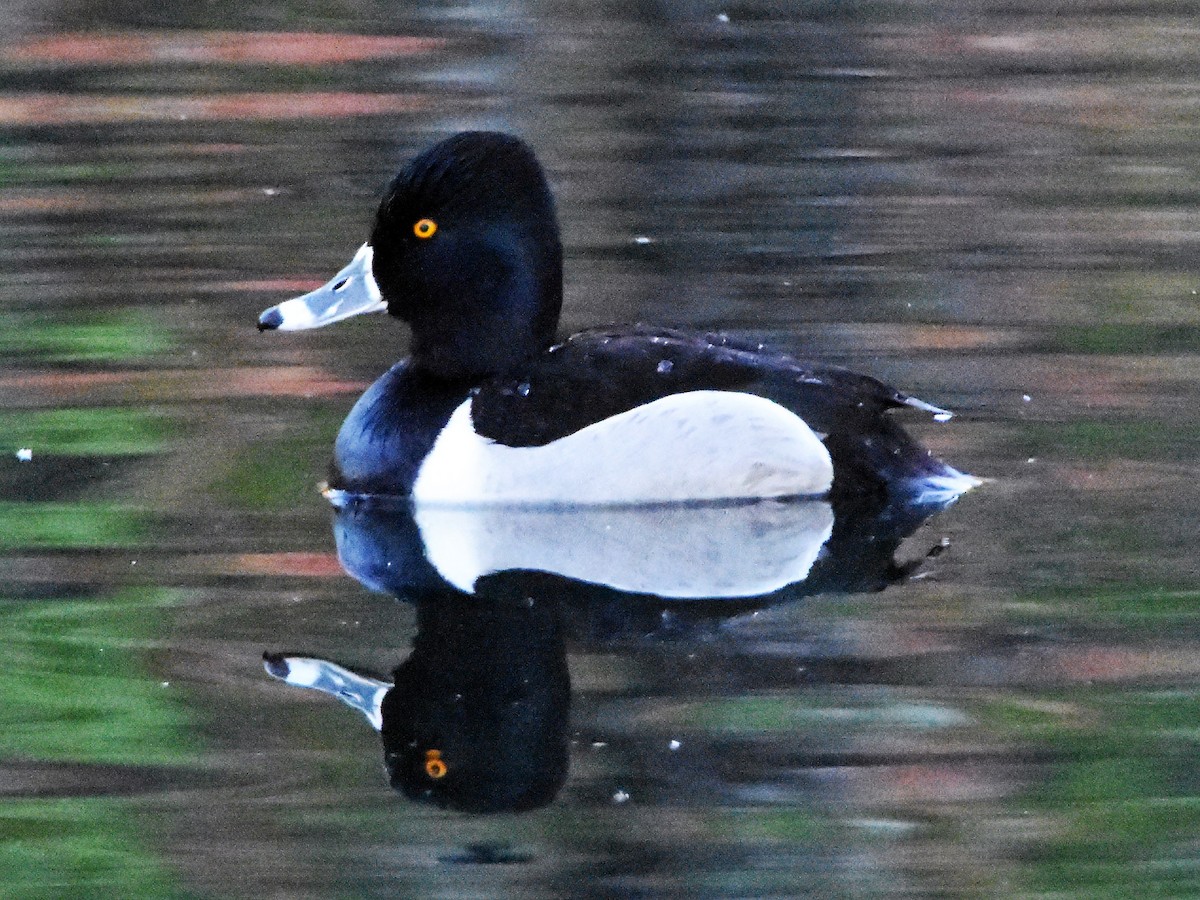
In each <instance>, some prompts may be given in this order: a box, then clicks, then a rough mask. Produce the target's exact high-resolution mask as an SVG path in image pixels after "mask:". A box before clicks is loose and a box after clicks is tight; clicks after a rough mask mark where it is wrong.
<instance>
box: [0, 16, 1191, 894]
mask: <svg viewBox="0 0 1200 900" xmlns="http://www.w3.org/2000/svg"><path fill="white" fill-rule="evenodd" d="M0 15H2V16H3V21H4V23H5V29H4V33H3V35H2V36H0V367H2V368H0V451H2V452H0V569H2V570H3V572H4V573H5V574H4V575H3V579H2V581H0V647H3V651H4V652H3V659H4V664H5V671H4V675H3V677H2V678H0V834H2V835H3V836H4V837H3V840H2V841H0V894H3V895H5V896H13V897H53V896H87V895H101V894H104V895H111V896H123V897H139V896H144V897H163V896H194V897H210V896H211V897H223V896H254V897H289V898H290V897H299V896H305V897H325V896H396V895H400V896H408V895H421V896H502V895H519V896H528V897H542V896H545V897H557V896H563V895H566V894H575V895H597V896H599V895H606V896H607V895H613V894H615V895H618V896H660V895H683V894H687V895H703V896H788V895H796V894H803V893H812V894H817V895H830V896H832V895H868V896H869V895H880V896H888V895H905V896H921V895H940V896H949V895H954V896H962V895H967V896H970V895H984V896H988V895H992V896H994V895H1005V896H1010V895H1013V896H1021V895H1024V896H1030V895H1050V894H1052V895H1055V896H1088V897H1095V896H1128V895H1130V894H1132V893H1135V892H1136V893H1140V894H1144V895H1146V896H1181V895H1188V894H1197V893H1200V839H1198V837H1197V835H1200V775H1198V772H1200V767H1198V766H1197V761H1198V760H1197V750H1198V748H1200V587H1198V583H1200V582H1198V576H1200V572H1198V568H1200V566H1198V565H1197V562H1196V552H1195V538H1196V534H1197V520H1198V516H1197V509H1198V508H1200V506H1198V501H1200V489H1198V488H1197V478H1196V476H1197V469H1198V463H1197V458H1196V447H1197V444H1198V439H1200V414H1198V413H1197V409H1196V404H1195V398H1196V396H1197V394H1198V389H1200V384H1198V381H1200V367H1198V365H1197V362H1198V358H1197V348H1198V346H1200V303H1198V296H1197V290H1200V276H1198V275H1197V273H1196V271H1195V266H1196V250H1197V244H1198V243H1200V155H1198V154H1197V151H1196V149H1195V148H1196V146H1197V143H1198V140H1200V81H1198V80H1197V77H1196V72H1197V70H1198V67H1200V41H1197V30H1196V23H1195V18H1194V16H1195V9H1194V8H1193V7H1192V6H1191V5H1189V4H1187V3H1178V2H1174V0H1107V2H1098V0H1096V2H1091V0H1064V2H1054V3H1047V2H1041V0H1036V2H1035V0H1013V2H1007V3H986V2H973V0H853V2H834V0H828V2H820V0H817V2H802V0H797V2H793V3H783V2H778V3H771V2H759V0H738V2H733V3H721V2H707V0H691V2H679V3H676V2H650V0H644V2H635V0H598V2H592V3H572V2H564V3H549V2H536V0H532V2H524V3H523V2H516V0H513V2H491V3H489V2H478V3H471V2H450V0H441V2H403V3H400V2H382V0H380V2H372V0H345V2H321V0H295V2H286V0H260V2H255V3H232V2H223V0H212V2H199V3H181V4H165V5H164V4H161V3H149V2H144V0H112V2H107V3H103V4H96V3H89V2H83V0H76V2H51V0H45V2H38V0H29V2H19V0H16V2H14V0H5V2H0ZM464 128H496V129H502V130H507V131H512V132H514V133H517V134H520V135H522V136H523V137H525V138H526V139H527V140H528V141H529V142H530V143H531V144H532V145H533V146H534V147H535V148H536V150H537V152H538V153H539V155H540V157H541V159H542V161H543V164H544V165H545V167H546V169H547V172H548V174H549V176H550V179H551V182H552V185H553V187H554V189H555V191H556V194H557V196H558V201H559V212H560V218H561V220H562V224H563V229H564V242H565V249H566V304H565V314H564V328H565V329H568V330H571V329H575V328H579V327H582V326H584V325H590V324H604V323H612V322H630V321H637V320H641V321H649V322H659V323H669V324H679V325H687V326H697V327H705V328H721V329H726V330H730V331H732V332H735V333H738V334H742V335H754V336H758V337H759V338H760V339H763V340H769V341H770V342H771V343H772V344H774V345H775V346H778V347H780V348H782V349H785V350H789V351H793V352H796V353H800V354H803V355H806V356H811V357H813V358H816V359H820V360H823V361H826V362H833V363H838V364H842V365H847V366H850V367H852V368H855V369H859V370H862V371H866V372H870V373H871V374H874V375H876V376H879V377H881V378H884V379H886V380H889V381H892V382H893V383H895V384H897V385H899V386H900V387H902V388H903V389H904V390H906V391H909V392H911V393H913V394H915V395H917V396H920V397H922V398H925V399H927V400H929V401H930V402H934V403H937V404H939V405H943V406H948V407H951V408H953V409H954V410H956V411H957V412H958V413H959V415H958V416H956V418H955V419H954V420H953V421H951V422H950V423H948V424H944V425H938V424H935V423H928V424H926V423H924V422H921V421H914V422H913V425H912V428H913V431H914V432H915V433H917V434H918V435H919V436H920V437H921V439H922V440H923V441H925V442H926V443H927V444H928V445H929V446H931V447H932V448H934V449H935V450H936V451H937V452H938V453H939V455H942V456H944V457H945V458H947V459H948V460H950V461H952V462H953V463H954V464H955V465H958V466H960V467H961V468H964V469H966V470H968V471H970V472H973V473H975V474H978V475H982V476H987V477H988V478H991V479H994V480H993V481H992V482H991V483H989V484H987V485H986V486H985V487H984V488H982V489H980V490H978V491H975V492H973V493H972V494H969V495H967V496H966V497H965V498H963V499H962V500H961V501H960V502H959V503H958V504H957V505H956V506H954V507H953V508H952V509H950V510H949V511H947V512H945V513H944V514H942V515H941V516H939V517H938V518H935V519H934V520H933V521H932V522H930V523H929V524H928V525H926V526H925V528H924V529H923V530H922V531H920V532H918V534H917V535H915V536H914V537H913V538H911V539H910V542H909V544H907V545H906V546H905V547H902V548H901V555H902V556H904V555H907V556H908V557H910V558H917V557H919V556H921V555H922V554H923V553H924V552H925V550H927V549H928V548H929V547H930V546H932V545H935V544H939V543H941V542H948V547H947V549H946V551H945V552H944V553H942V554H941V555H940V556H938V557H937V558H936V559H934V560H930V561H929V562H928V563H926V564H925V565H924V566H923V567H922V568H921V570H920V571H919V573H918V577H917V578H915V579H914V580H912V581H910V582H907V583H905V584H902V585H900V586H897V587H894V588H892V589H890V590H888V591H886V592H884V593H871V594H854V595H849V596H833V595H828V596H818V597H815V598H812V599H809V600H806V601H803V602H798V603H790V604H785V605H780V606H775V607H772V608H769V609H765V610H763V611H761V612H759V613H755V614H745V615H730V616H728V617H724V618H722V619H720V620H718V621H715V622H713V623H710V625H709V626H708V627H705V628H701V629H677V630H672V629H670V628H669V627H667V628H664V629H663V630H659V631H654V632H651V633H647V634H629V633H619V634H615V635H610V636H608V637H603V636H600V637H597V636H595V635H593V636H591V637H589V638H588V639H586V640H585V639H582V638H581V639H578V640H575V641H573V642H570V643H569V644H568V655H567V661H568V665H569V669H570V674H571V681H572V688H573V693H572V708H571V737H572V749H571V769H570V774H569V776H568V779H567V782H566V784H565V786H564V788H563V790H562V792H561V794H560V795H559V796H558V798H557V799H556V800H555V801H554V802H553V803H551V804H550V805H549V806H546V807H545V808H543V809H541V810H538V811H534V812H531V813H527V814H523V815H516V814H499V815H494V816H485V817H475V816H469V815H466V814H463V813H455V812H449V811H441V810H438V809H435V808H432V807H428V806H421V805H417V804H413V803H410V802H408V801H406V800H404V799H403V798H402V797H400V796H398V795H397V794H395V793H393V792H392V791H391V790H390V789H389V788H388V786H387V783H386V778H385V777H384V775H383V773H382V765H381V756H380V748H379V741H378V738H377V737H376V736H375V735H374V734H373V733H372V732H371V730H370V728H369V727H367V726H366V724H365V723H364V722H362V721H361V719H360V718H359V717H357V715H356V714H355V713H353V712H351V711H349V710H346V709H345V708H343V707H341V706H339V705H338V704H336V703H334V702H332V701H330V700H329V699H328V698H325V697H320V696H315V695H311V696H310V692H303V691H297V690H295V689H292V688H289V687H287V686H285V685H282V684H279V683H277V682H273V681H271V680H270V679H269V678H268V677H267V676H266V675H265V674H264V672H263V669H262V664H261V655H262V653H263V651H264V650H271V651H289V652H303V653H306V654H310V655H317V656H323V657H328V658H331V659H336V660H338V661H339V662H341V663H342V664H343V665H348V666H351V667H354V668H357V669H360V670H363V671H373V672H377V673H383V674H385V673H386V672H388V671H390V669H391V668H392V667H393V666H395V665H396V664H397V663H398V662H399V661H400V660H401V659H403V658H404V656H405V655H406V653H407V652H408V648H409V647H410V645H411V641H412V637H413V633H414V627H415V625H414V614H413V611H412V609H411V607H409V606H407V605H404V604H401V603H398V602H395V601H393V600H391V599H389V598H388V597H385V596H379V595H374V594H371V593H368V592H367V591H366V590H365V589H364V588H362V587H361V586H359V585H358V584H357V583H356V582H354V581H352V580H351V579H350V578H348V577H347V576H346V575H345V574H344V573H343V572H342V570H341V568H340V567H339V565H338V563H337V559H336V556H335V554H334V548H333V539H332V536H331V534H330V522H329V512H328V508H327V504H326V502H325V501H324V500H323V499H322V498H321V497H320V495H319V494H318V493H317V490H316V485H317V484H318V482H320V481H321V479H322V478H323V477H324V474H325V465H326V462H327V459H328V456H329V452H330V447H331V445H332V441H333V437H334V435H335V433H336V429H337V426H338V423H339V422H340V421H341V418H342V417H343V416H344V415H345V413H346V411H347V410H348V408H349V406H350V404H351V403H352V402H353V399H354V398H355V397H356V396H357V394H358V393H360V392H361V391H362V390H363V389H364V388H365V386H366V385H367V384H368V383H369V382H370V381H371V380H372V379H373V378H374V377H375V376H376V375H377V374H379V373H380V372H382V371H383V370H384V369H385V368H386V367H387V366H388V365H390V364H391V363H392V362H393V361H394V360H395V359H397V358H399V357H400V356H402V355H403V353H404V348H405V346H406V341H407V335H406V333H405V330H404V328H403V327H402V326H401V325H400V324H399V323H395V322H390V321H388V320H385V319H383V318H375V317H368V318H367V319H366V320H355V321H353V322H348V323H344V324H342V325H340V326H337V327H334V328H332V329H328V330H322V331H318V332H311V333H309V332H306V333H301V334H259V333H258V332H257V331H256V330H255V328H254V321H255V317H256V315H257V314H258V312H259V311H260V310H262V309H263V308H265V307H267V306H269V305H271V304H273V303H276V302H278V301H279V300H281V299H284V298H285V297H287V296H289V294H292V293H296V292H299V291H301V290H306V289H308V288H310V287H313V286H315V285H316V284H318V283H321V282H323V281H324V280H325V278H327V277H328V276H329V275H331V274H332V273H333V272H334V271H336V270H337V269H338V268H340V266H341V265H342V264H343V263H344V262H345V261H346V260H347V259H348V258H349V257H350V255H351V254H352V253H353V252H354V250H355V249H356V248H357V247H358V246H359V245H360V244H361V243H362V242H363V240H364V239H365V236H366V234H367V230H368V227H369V222H370V217H371V215H372V214H373V211H374V206H375V203H376V200H377V197H378V195H379V193H380V191H381V189H382V187H383V186H384V185H385V184H386V182H387V181H388V179H389V178H390V177H391V175H392V174H393V173H394V171H395V170H396V169H397V168H398V167H399V166H400V165H401V164H402V163H403V162H404V161H405V160H407V159H408V158H409V157H410V156H411V155H412V154H413V153H414V152H416V151H418V150H419V149H421V148H423V147H425V146H427V145H429V144H431V143H433V142H434V141H436V140H438V139H440V138H442V137H444V136H446V135H448V134H450V133H453V132H454V131H457V130H460V129H464ZM25 451H27V452H25ZM672 741H675V742H677V744H672V743H671V742H672Z"/></svg>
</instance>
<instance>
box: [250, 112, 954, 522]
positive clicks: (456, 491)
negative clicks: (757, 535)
mask: <svg viewBox="0 0 1200 900" xmlns="http://www.w3.org/2000/svg"><path fill="white" fill-rule="evenodd" d="M561 305H562V246H561V243H560V241H559V231H558V222H557V219H556V217H555V212H554V200H553V197H552V195H551V193H550V188H549V185H548V184H547V183H546V178H545V175H544V174H543V172H542V168H541V166H540V165H539V164H538V162H537V159H536V158H535V157H534V154H533V152H532V150H530V148H529V147H528V146H527V145H526V144H525V143H524V142H523V141H521V140H519V139H518V138H515V137H512V136H510V135H506V134H497V133H492V132H465V133H462V134H458V135H455V136H454V137H451V138H449V139H447V140H445V141H442V142H441V143H439V144H436V145H435V146H433V147H431V148H430V149H428V150H426V151H425V152H424V153H422V154H421V155H419V156H418V157H416V159H414V160H413V161H412V162H410V163H409V164H408V166H407V167H405V168H404V169H403V170H402V171H401V172H400V173H399V174H398V175H397V176H396V178H395V179H394V180H393V181H392V183H391V185H390V186H389V187H388V190H387V193H386V194H385V195H384V198H383V201H382V202H381V203H380V205H379V210H378V212H377V214H376V217H375V223H374V226H373V228H372V230H371V236H370V239H369V240H368V241H367V243H365V244H364V245H363V246H362V247H361V248H360V249H359V250H358V252H357V253H356V254H355V256H354V258H353V259H352V260H351V261H350V264H349V265H347V266H346V267H345V268H344V269H342V270H341V271H340V272H338V274H337V275H335V276H334V278H333V279H332V280H331V281H329V282H328V283H327V284H326V285H324V286H323V287H320V288H318V289H317V290H315V291H313V292H311V293H309V294H305V295H304V296H302V297H297V298H295V299H293V300H288V301H286V302H284V303H281V304H279V305H278V306H274V307H272V308H270V309H268V310H266V311H265V312H264V313H263V314H262V315H261V316H260V317H259V321H258V327H259V328H260V329H262V330H268V329H278V330H282V331H287V330H294V329H303V328H316V327H319V326H321V325H325V324H328V323H330V322H336V321H338V320H340V319H345V318H348V317H350V316H353V315H357V314H359V313H365V312H375V311H379V312H382V311H385V310H386V311H387V312H389V313H391V314H392V315H393V316H396V317H397V318H400V319H403V320H404V321H405V322H407V323H408V324H409V326H410V327H411V329H412V337H413V340H412V355H411V356H410V357H409V358H408V359H406V360H404V361H402V362H400V363H397V364H396V365H395V366H393V367H392V368H391V369H390V370H389V371H388V372H387V373H385V374H384V375H383V376H382V377H381V378H380V379H379V380H378V381H376V382H375V383H374V384H373V385H372V386H371V387H370V388H369V389H368V390H367V392H366V393H365V394H363V396H362V397H361V398H359V400H358V402H357V403H356V404H355V406H354V408H353V409H352V410H351V412H350V415H349V416H348V417H347V419H346V421H345V423H343V425H342V428H341V431H340V433H339V434H338V438H337V443H336V446H335V451H334V461H333V466H332V473H331V477H330V487H331V488H334V489H335V490H337V491H341V492H346V493H351V494H359V493H363V494H400V495H411V496H412V498H413V499H414V500H415V501H417V502H434V503H449V504H477V503H489V502H501V503H529V504H564V505H577V504H595V503H652V502H680V501H708V500H724V499H748V498H763V497H784V496H822V495H827V494H830V493H860V492H872V491H883V490H886V491H888V492H890V493H892V494H895V495H899V496H902V497H906V498H917V499H920V500H948V499H951V498H953V497H954V496H957V495H958V494H959V493H962V492H963V491H965V490H968V489H969V488H971V487H973V486H974V485H975V484H977V483H978V481H977V479H974V478H972V477H971V476H969V475H965V474H963V473H961V472H959V471H958V470H956V469H954V468H952V467H951V466H948V465H947V464H945V463H944V462H942V461H941V460H939V459H937V458H936V457H934V456H933V455H932V454H931V453H930V452H929V451H928V450H925V449H924V448H922V447H921V446H920V445H918V444H917V443H916V442H915V441H913V440H912V439H911V438H910V437H909V436H908V435H907V434H905V432H904V431H903V429H901V428H900V427H899V426H898V425H897V424H895V422H893V421H892V420H891V418H890V417H889V416H888V415H887V412H888V410H890V409H892V408H896V407H903V406H908V407H915V408H916V409H919V410H923V411H925V412H928V413H932V414H933V415H934V417H935V418H939V419H945V418H949V413H946V412H945V411H944V410H942V409H939V408H938V407H935V406H932V405H930V404H928V403H925V402H924V401H921V400H918V399H916V398H914V397H909V396H906V395H905V394H902V393H900V392H899V391H897V390H895V389H894V388H892V387H889V386H888V385H886V384H884V383H882V382H880V381H877V380H876V379H874V378H871V377H869V376H866V375H859V374H857V373H854V372H850V371H847V370H845V369H840V368H835V367H831V366H822V365H816V364H813V363H809V362H801V361H798V360H796V359H793V358H791V357H789V356H786V355H783V354H780V353H776V352H772V351H769V350H764V349H762V347H761V345H758V344H751V343H747V342H743V341H739V340H736V339H733V338H730V337H728V336H725V335H721V334H697V333H691V332H685V331H678V330H674V329H667V328H652V327H645V326H635V327H631V328H622V329H596V330H589V331H584V332H581V333H579V334H576V335H574V336H572V337H570V338H568V339H567V340H566V341H563V342H562V343H558V344H556V343H555V330H556V328H557V326H558V319H559V311H560V307H561Z"/></svg>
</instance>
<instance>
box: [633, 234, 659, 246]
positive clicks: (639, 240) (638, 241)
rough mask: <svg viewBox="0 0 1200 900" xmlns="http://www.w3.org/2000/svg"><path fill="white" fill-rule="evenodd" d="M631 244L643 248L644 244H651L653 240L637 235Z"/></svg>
mask: <svg viewBox="0 0 1200 900" xmlns="http://www.w3.org/2000/svg"><path fill="white" fill-rule="evenodd" d="M633 242H634V243H635V244H639V245H641V246H643V247H644V246H645V245H646V244H653V243H654V238H650V237H646V235H644V234H639V235H637V236H636V237H635V238H634V239H633Z"/></svg>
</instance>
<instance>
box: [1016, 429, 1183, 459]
mask: <svg viewBox="0 0 1200 900" xmlns="http://www.w3.org/2000/svg"><path fill="white" fill-rule="evenodd" d="M1198 441H1200V428H1197V427H1196V426H1188V425H1186V424H1180V423H1178V422H1120V421H1113V420H1105V421H1098V420H1097V421H1082V422H1036V423H1029V424H1026V425H1024V426H1022V435H1021V442H1022V443H1021V448H1022V450H1023V451H1028V452H1029V454H1030V455H1036V456H1045V457H1046V458H1055V459H1056V458H1064V459H1072V460H1083V461H1092V462H1094V461H1097V460H1113V459H1135V460H1145V459H1149V460H1160V459H1172V458H1176V457H1180V458H1187V459H1190V458H1191V452H1192V449H1193V448H1194V447H1195V446H1196V443H1197V442H1198Z"/></svg>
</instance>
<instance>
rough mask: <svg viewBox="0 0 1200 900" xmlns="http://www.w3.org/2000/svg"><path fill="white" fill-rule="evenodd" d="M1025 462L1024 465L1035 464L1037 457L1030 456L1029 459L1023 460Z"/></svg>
mask: <svg viewBox="0 0 1200 900" xmlns="http://www.w3.org/2000/svg"><path fill="white" fill-rule="evenodd" d="M1025 462H1026V463H1035V462H1037V457H1036V456H1031V457H1029V459H1027V460H1025Z"/></svg>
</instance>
